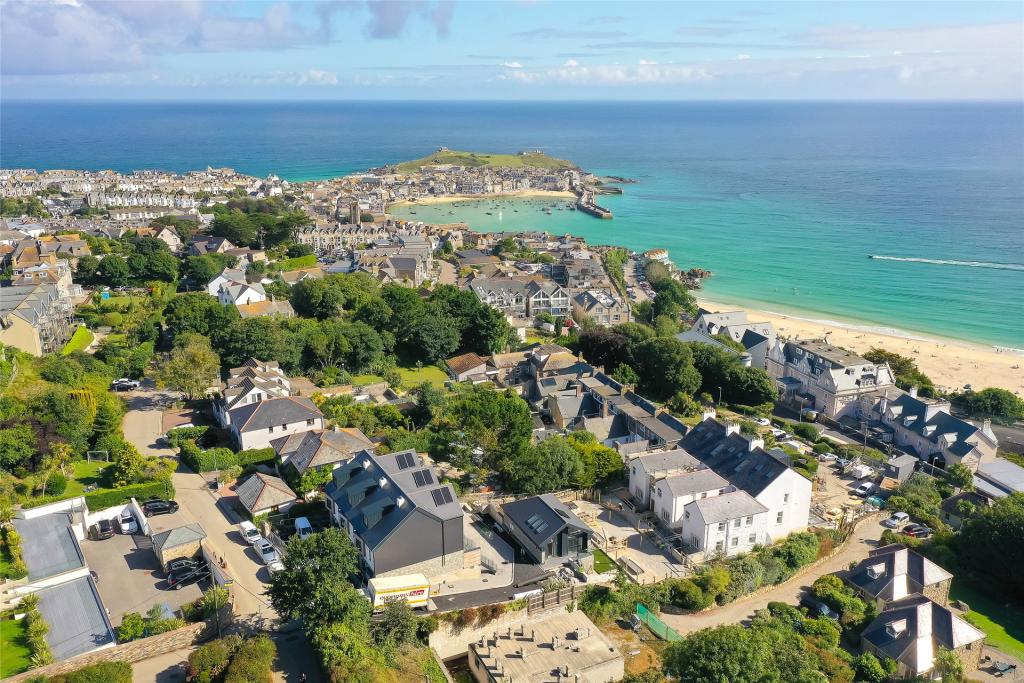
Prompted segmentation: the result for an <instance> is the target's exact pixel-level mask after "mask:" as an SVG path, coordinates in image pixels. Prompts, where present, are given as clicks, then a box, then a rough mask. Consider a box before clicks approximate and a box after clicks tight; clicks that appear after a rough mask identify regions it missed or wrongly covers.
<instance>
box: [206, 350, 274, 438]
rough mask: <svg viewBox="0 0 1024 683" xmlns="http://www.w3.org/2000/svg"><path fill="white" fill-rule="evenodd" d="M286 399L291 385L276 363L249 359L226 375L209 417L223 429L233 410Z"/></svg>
mask: <svg viewBox="0 0 1024 683" xmlns="http://www.w3.org/2000/svg"><path fill="white" fill-rule="evenodd" d="M290 395H291V382H290V380H289V379H288V377H287V376H286V375H285V374H284V372H282V371H281V368H280V366H279V365H278V364H277V362H276V361H270V362H263V361H259V360H256V359H255V358H250V359H249V360H247V361H246V362H245V363H244V364H243V365H242V366H241V367H237V368H231V370H229V371H228V379H227V382H225V383H224V387H223V388H222V389H221V391H220V395H219V396H218V397H217V398H216V399H215V400H214V402H213V414H214V417H216V418H217V422H218V423H220V426H221V427H227V426H229V425H230V424H231V410H232V409H233V408H237V407H239V406H244V405H247V404H251V403H259V402H260V401H265V400H267V399H269V398H280V397H282V396H290Z"/></svg>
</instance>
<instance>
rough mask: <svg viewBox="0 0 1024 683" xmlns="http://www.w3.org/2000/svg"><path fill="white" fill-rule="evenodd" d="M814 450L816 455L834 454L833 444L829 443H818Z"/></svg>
mask: <svg viewBox="0 0 1024 683" xmlns="http://www.w3.org/2000/svg"><path fill="white" fill-rule="evenodd" d="M813 450H814V452H815V453H819V454H820V453H831V452H832V444H830V443H829V442H828V441H819V442H818V443H816V444H814V447H813Z"/></svg>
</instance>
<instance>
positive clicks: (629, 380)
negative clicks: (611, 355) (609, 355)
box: [609, 363, 640, 386]
mask: <svg viewBox="0 0 1024 683" xmlns="http://www.w3.org/2000/svg"><path fill="white" fill-rule="evenodd" d="M609 377H611V378H612V379H613V380H615V381H616V382H618V383H619V384H623V385H627V386H636V385H637V383H639V382H640V375H638V374H636V370H634V369H633V368H632V366H629V365H626V364H625V363H623V364H622V365H619V366H617V367H616V368H615V369H614V370H612V372H611V374H610V375H609Z"/></svg>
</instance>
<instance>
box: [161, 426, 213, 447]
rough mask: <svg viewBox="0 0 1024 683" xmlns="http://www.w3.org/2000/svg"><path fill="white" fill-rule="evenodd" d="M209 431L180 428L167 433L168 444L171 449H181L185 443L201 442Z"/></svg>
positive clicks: (208, 429)
mask: <svg viewBox="0 0 1024 683" xmlns="http://www.w3.org/2000/svg"><path fill="white" fill-rule="evenodd" d="M208 431H210V428H209V427H178V428H177V429H172V430H171V431H169V432H167V444H168V445H169V446H170V447H171V448H180V447H181V445H182V444H183V443H185V441H199V440H200V439H201V438H203V437H204V436H206V432H208Z"/></svg>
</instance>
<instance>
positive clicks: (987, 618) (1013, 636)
mask: <svg viewBox="0 0 1024 683" xmlns="http://www.w3.org/2000/svg"><path fill="white" fill-rule="evenodd" d="M949 597H950V599H951V600H962V601H964V602H966V603H967V604H968V605H969V606H970V608H971V611H970V612H968V613H967V620H968V621H969V622H971V623H972V624H974V625H975V626H977V627H978V628H980V629H981V630H982V631H984V632H985V634H986V636H987V637H986V638H985V643H986V644H988V645H991V646H992V647H995V648H998V649H999V650H1001V651H1002V652H1005V653H1006V654H1008V655H1012V656H1014V657H1016V658H1018V659H1024V610H1022V609H1021V608H1020V607H1018V606H1016V605H1011V604H1001V603H1002V601H1001V600H997V599H995V598H993V597H992V596H991V593H989V592H988V591H984V590H980V589H979V588H978V586H976V585H972V584H969V583H966V582H964V581H962V580H960V579H954V580H953V587H952V588H951V589H950V591H949Z"/></svg>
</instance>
